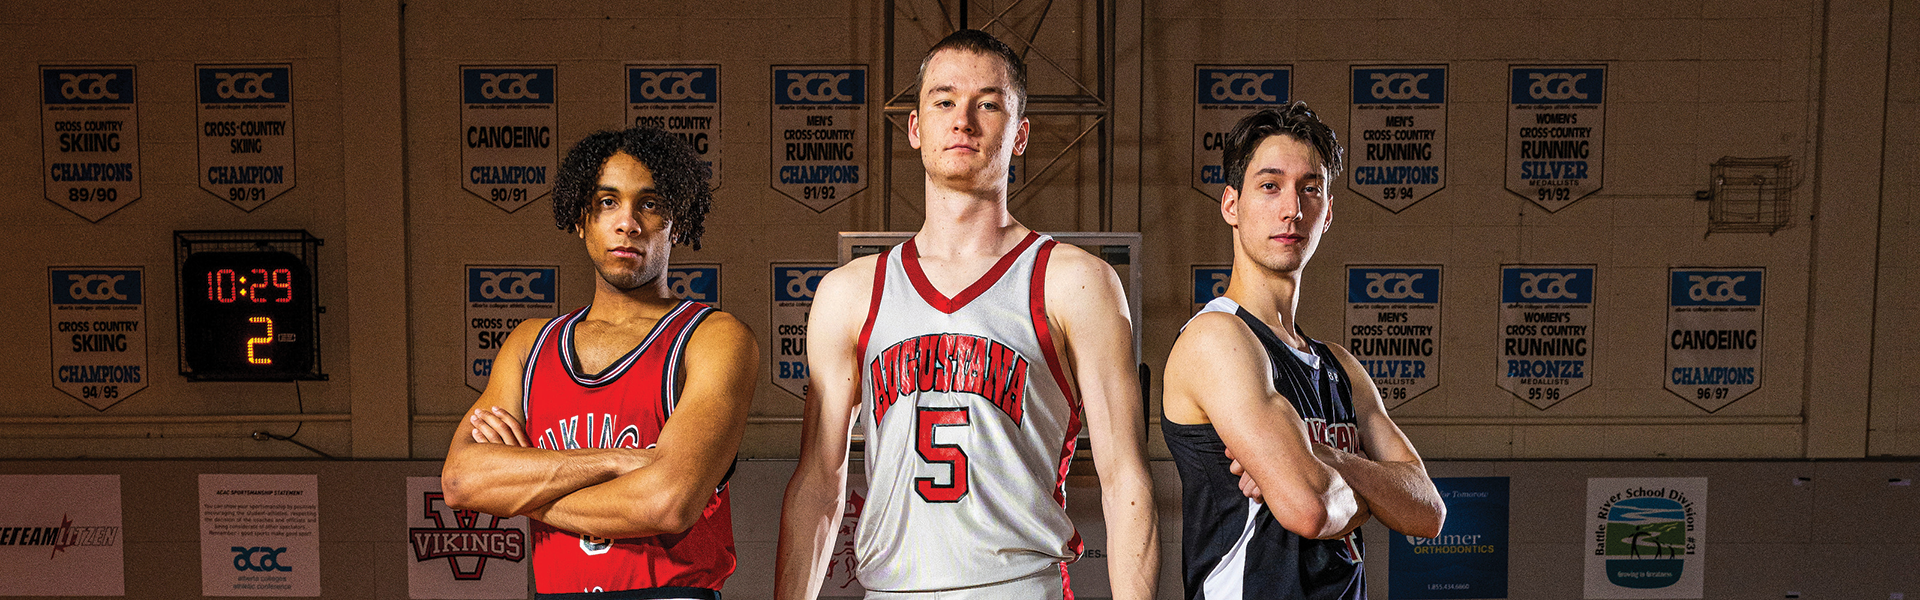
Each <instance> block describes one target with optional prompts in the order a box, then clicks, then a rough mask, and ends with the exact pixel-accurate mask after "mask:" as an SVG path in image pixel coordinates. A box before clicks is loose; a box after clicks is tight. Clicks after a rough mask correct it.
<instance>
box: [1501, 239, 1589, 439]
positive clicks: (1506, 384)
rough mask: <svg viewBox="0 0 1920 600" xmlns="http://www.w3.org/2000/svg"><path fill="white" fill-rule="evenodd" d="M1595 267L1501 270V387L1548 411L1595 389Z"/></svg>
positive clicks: (1516, 266)
mask: <svg viewBox="0 0 1920 600" xmlns="http://www.w3.org/2000/svg"><path fill="white" fill-rule="evenodd" d="M1594 270H1595V268H1594V266H1593V265H1504V266H1502V267H1500V331H1499V332H1498V333H1499V335H1498V339H1499V340H1500V364H1499V369H1500V370H1499V377H1498V380H1499V383H1500V387H1501V388H1502V389H1505V390H1507V391H1508V392H1511V393H1512V394H1513V395H1514V396H1518V397H1519V398H1520V399H1521V400H1526V401H1527V403H1528V404H1532V405H1533V407H1534V408H1538V409H1541V410H1546V409H1547V408H1548V407H1551V406H1553V405H1555V404H1559V403H1560V401H1562V400H1566V399H1567V398H1570V397H1572V396H1573V395H1574V394H1577V393H1579V392H1580V390H1584V389H1587V388H1588V387H1589V386H1592V385H1593V338H1594V334H1593V285H1594V284H1593V273H1594Z"/></svg>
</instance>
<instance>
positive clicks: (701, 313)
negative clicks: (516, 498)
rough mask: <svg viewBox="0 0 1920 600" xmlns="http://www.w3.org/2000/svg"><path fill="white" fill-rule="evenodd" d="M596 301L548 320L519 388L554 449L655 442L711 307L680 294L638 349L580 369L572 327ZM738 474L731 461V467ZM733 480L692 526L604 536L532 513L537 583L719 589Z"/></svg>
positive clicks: (531, 422) (551, 587)
mask: <svg viewBox="0 0 1920 600" xmlns="http://www.w3.org/2000/svg"><path fill="white" fill-rule="evenodd" d="M588 308H591V307H587V308H581V309H579V310H576V311H573V312H571V313H568V314H567V315H566V316H563V317H560V318H557V319H554V320H553V321H552V322H550V323H548V324H547V326H546V327H544V328H542V329H541V330H540V337H538V338H536V341H535V342H534V351H533V354H532V355H530V356H528V357H527V370H526V376H525V379H524V382H525V383H524V384H523V385H524V388H523V389H522V390H521V392H522V394H521V398H524V399H525V400H524V401H523V402H524V404H523V406H522V409H523V410H524V411H525V414H526V416H527V422H526V429H527V435H528V437H531V438H533V441H534V445H535V446H537V447H539V448H545V449H549V450H567V449H577V448H651V447H653V445H654V442H655V441H657V440H658V439H659V437H660V429H661V427H663V426H665V425H666V424H667V419H668V418H671V417H672V416H673V407H674V404H675V403H676V402H677V401H678V400H679V397H680V388H679V374H680V373H679V372H680V369H681V361H682V360H683V359H682V356H683V355H684V353H685V351H686V347H687V339H688V338H691V337H693V330H694V328H695V327H698V326H699V325H700V322H701V321H702V320H704V319H706V317H707V315H709V314H712V313H713V308H712V307H709V306H706V305H704V304H699V303H696V302H686V301H682V302H681V303H680V304H679V305H676V306H675V307H674V308H673V310H671V311H668V312H667V314H666V316H663V317H661V318H660V322H659V323H658V324H656V325H654V328H653V331H652V332H651V333H648V334H647V337H646V339H645V340H643V341H641V342H640V345H639V346H637V347H635V348H634V349H633V350H630V351H628V352H627V354H626V355H625V356H622V357H621V358H620V360H617V361H614V363H613V364H612V365H611V366H608V367H607V368H606V370H605V371H602V372H600V373H594V374H588V373H582V372H581V367H580V361H579V359H578V358H577V357H576V356H575V354H574V339H573V332H574V327H575V326H576V325H577V324H578V323H579V322H580V320H581V319H583V318H585V317H586V314H587V310H588ZM728 476H729V477H731V476H732V471H728ZM727 496H728V494H727V483H726V481H724V480H723V481H721V483H720V486H719V487H718V488H716V489H715V490H714V494H713V496H712V497H710V498H709V499H708V500H707V507H706V510H705V511H704V512H703V513H701V515H700V520H699V521H698V522H697V523H695V524H694V526H693V528H691V529H688V530H687V531H686V532H685V533H679V534H671V535H656V536H651V537H643V538H631V539H617V540H616V539H606V538H596V537H593V536H588V535H580V534H575V533H569V532H566V531H562V530H560V529H556V528H554V527H552V526H549V525H547V524H546V523H541V522H539V521H535V522H534V523H533V574H534V590H535V591H536V592H538V593H541V594H568V593H580V592H613V591H622V590H633V589H644V588H655V587H693V588H705V589H710V590H719V589H720V586H721V584H723V583H725V582H726V580H727V576H729V575H732V574H733V569H734V564H735V560H734V549H733V511H732V509H731V506H732V505H731V503H730V502H729V501H728V498H727Z"/></svg>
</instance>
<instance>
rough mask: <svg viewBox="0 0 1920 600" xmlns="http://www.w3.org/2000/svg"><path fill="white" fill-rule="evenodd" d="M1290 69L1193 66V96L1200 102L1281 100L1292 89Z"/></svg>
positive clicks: (1272, 102) (1252, 102) (1226, 102)
mask: <svg viewBox="0 0 1920 600" xmlns="http://www.w3.org/2000/svg"><path fill="white" fill-rule="evenodd" d="M1292 78H1293V71H1292V70H1291V69H1255V68H1247V67H1215V68H1200V69H1196V70H1195V72H1194V75H1193V79H1194V84H1195V85H1197V86H1199V87H1198V89H1197V90H1196V95H1195V96H1194V98H1196V100H1197V101H1198V102H1199V103H1200V104H1226V105H1236V104H1237V105H1264V104H1284V103H1286V101H1287V93H1288V90H1290V89H1292V87H1291V81H1292Z"/></svg>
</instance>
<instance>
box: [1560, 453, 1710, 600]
mask: <svg viewBox="0 0 1920 600" xmlns="http://www.w3.org/2000/svg"><path fill="white" fill-rule="evenodd" d="M1586 530H1587V532H1588V537H1587V540H1586V543H1587V550H1588V551H1587V552H1583V554H1585V555H1586V557H1587V559H1586V562H1587V565H1586V595H1585V597H1587V598H1699V597H1701V595H1702V590H1703V589H1704V587H1705V586H1704V582H1705V581H1706V570H1707V478H1705V477H1666V478H1652V477H1646V478H1617V479H1602V478H1594V479H1588V480H1587V529H1586Z"/></svg>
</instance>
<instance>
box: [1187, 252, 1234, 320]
mask: <svg viewBox="0 0 1920 600" xmlns="http://www.w3.org/2000/svg"><path fill="white" fill-rule="evenodd" d="M1189 269H1190V272H1191V273H1192V274H1193V277H1192V282H1193V313H1192V314H1196V315H1197V314H1200V309H1202V308H1206V307H1207V303H1208V302H1212V301H1213V299H1214V298H1219V297H1221V296H1225V295H1227V283H1228V282H1229V281H1230V280H1231V279H1232V278H1233V265H1221V264H1196V265H1193V266H1192V267H1189Z"/></svg>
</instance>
